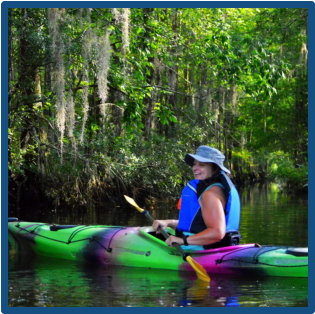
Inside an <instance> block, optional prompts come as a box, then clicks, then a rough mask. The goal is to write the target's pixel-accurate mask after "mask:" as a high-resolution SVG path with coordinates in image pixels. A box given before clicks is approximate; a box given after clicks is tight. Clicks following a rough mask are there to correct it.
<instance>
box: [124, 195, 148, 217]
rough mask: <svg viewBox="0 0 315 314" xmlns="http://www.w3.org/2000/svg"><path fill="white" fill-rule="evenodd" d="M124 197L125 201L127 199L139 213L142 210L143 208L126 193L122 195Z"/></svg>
mask: <svg viewBox="0 0 315 314" xmlns="http://www.w3.org/2000/svg"><path fill="white" fill-rule="evenodd" d="M124 197H125V199H126V201H127V202H128V203H129V204H130V205H132V206H134V207H135V208H136V209H137V210H138V211H139V212H140V213H142V212H144V209H143V208H141V207H140V206H139V205H138V204H137V203H136V202H135V200H134V199H133V198H131V197H129V196H127V195H124Z"/></svg>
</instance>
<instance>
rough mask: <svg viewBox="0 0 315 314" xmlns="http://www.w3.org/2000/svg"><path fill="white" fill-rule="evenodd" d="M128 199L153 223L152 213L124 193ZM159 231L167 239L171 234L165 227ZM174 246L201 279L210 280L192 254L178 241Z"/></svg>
mask: <svg viewBox="0 0 315 314" xmlns="http://www.w3.org/2000/svg"><path fill="white" fill-rule="evenodd" d="M124 197H125V199H126V201H127V202H128V203H129V204H130V205H132V206H134V207H135V208H136V209H137V210H138V211H139V212H140V213H141V214H143V215H144V216H145V217H146V218H147V219H148V220H149V221H150V222H151V223H153V221H154V218H153V217H152V216H151V215H150V213H149V212H148V211H147V210H145V209H143V208H141V207H140V206H139V205H138V204H137V203H136V202H135V201H134V199H132V198H131V197H129V196H127V195H124ZM159 231H160V232H161V233H162V235H163V236H164V237H165V239H167V238H168V237H169V236H170V235H169V234H168V233H167V231H166V230H164V229H163V228H159ZM173 246H174V247H175V248H176V249H177V251H179V252H180V253H181V255H182V256H183V258H184V260H185V261H187V262H188V263H189V264H190V266H191V267H192V268H193V269H194V270H195V272H196V274H197V276H198V278H199V279H201V280H203V281H206V282H210V277H209V276H208V274H207V272H206V270H205V269H204V268H203V267H202V266H201V265H200V264H199V263H197V262H196V261H195V260H194V259H193V258H192V257H191V256H189V255H187V254H186V253H185V251H184V250H183V249H182V248H181V246H180V245H179V244H178V243H173Z"/></svg>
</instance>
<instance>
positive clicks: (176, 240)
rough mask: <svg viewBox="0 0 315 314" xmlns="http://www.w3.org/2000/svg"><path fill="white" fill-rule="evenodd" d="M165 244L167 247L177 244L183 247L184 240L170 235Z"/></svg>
mask: <svg viewBox="0 0 315 314" xmlns="http://www.w3.org/2000/svg"><path fill="white" fill-rule="evenodd" d="M165 242H166V244H167V245H168V246H173V243H178V244H179V245H183V244H184V240H183V239H182V238H179V237H175V236H172V235H171V236H169V237H168V238H167V240H166V241H165Z"/></svg>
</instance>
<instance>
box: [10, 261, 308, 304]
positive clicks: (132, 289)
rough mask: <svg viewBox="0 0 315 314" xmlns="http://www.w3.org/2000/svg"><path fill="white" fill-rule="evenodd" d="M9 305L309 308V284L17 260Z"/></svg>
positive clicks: (12, 267)
mask: <svg viewBox="0 0 315 314" xmlns="http://www.w3.org/2000/svg"><path fill="white" fill-rule="evenodd" d="M9 266H10V267H9V285H8V292H9V306H13V307H19V306H23V307H25V306H36V307H73V306H82V307H147V306H158V307H192V306H194V307H232V306H247V307H252V306H268V307H269V306H307V291H308V287H307V279H303V278H264V279H262V278H244V277H239V278H231V277H223V276H211V282H210V286H209V284H205V283H204V282H201V281H199V280H196V277H195V275H194V274H190V273H180V272H174V271H167V270H156V269H142V268H128V267H110V268H104V267H99V268H95V267H90V266H88V265H77V264H75V263H73V262H67V261H62V263H61V262H60V261H59V260H51V259H50V260H47V259H44V258H32V257H31V256H30V257H28V258H26V257H25V256H23V258H21V257H18V256H15V258H12V256H11V260H10V263H9Z"/></svg>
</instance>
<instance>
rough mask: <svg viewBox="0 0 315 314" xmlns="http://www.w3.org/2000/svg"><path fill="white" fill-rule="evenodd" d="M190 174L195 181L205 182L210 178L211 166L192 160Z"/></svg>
mask: <svg viewBox="0 0 315 314" xmlns="http://www.w3.org/2000/svg"><path fill="white" fill-rule="evenodd" d="M192 172H193V174H194V176H195V179H198V180H205V179H207V178H210V177H212V175H213V171H212V166H211V164H210V163H205V162H200V161H197V160H194V164H193V166H192Z"/></svg>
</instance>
